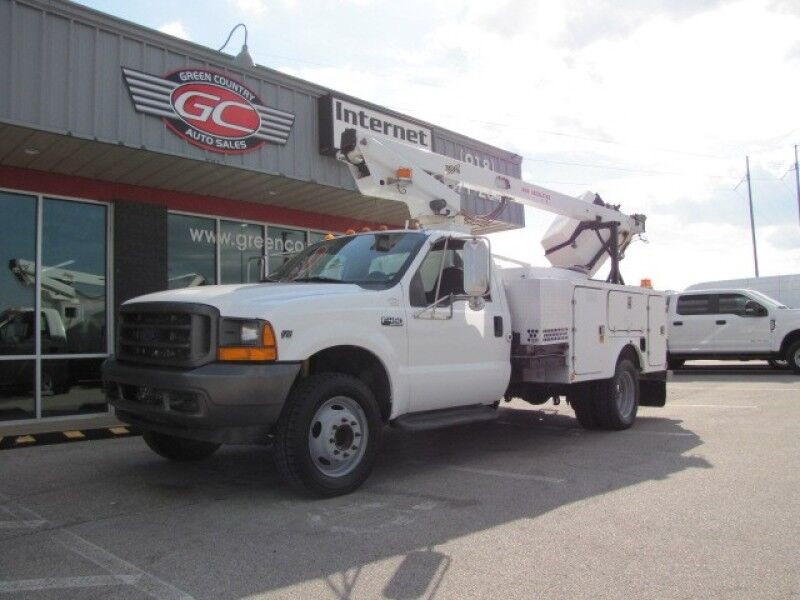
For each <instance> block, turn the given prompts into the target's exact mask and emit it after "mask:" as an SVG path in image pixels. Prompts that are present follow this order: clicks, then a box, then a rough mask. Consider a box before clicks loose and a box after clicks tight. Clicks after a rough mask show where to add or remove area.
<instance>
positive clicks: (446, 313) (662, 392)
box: [104, 130, 666, 496]
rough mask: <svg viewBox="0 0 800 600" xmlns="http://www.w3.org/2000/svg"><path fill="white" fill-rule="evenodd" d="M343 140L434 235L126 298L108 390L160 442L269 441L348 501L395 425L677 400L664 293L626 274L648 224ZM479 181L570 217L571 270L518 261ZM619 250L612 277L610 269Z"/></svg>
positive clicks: (358, 171) (367, 183) (612, 422)
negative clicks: (505, 254)
mask: <svg viewBox="0 0 800 600" xmlns="http://www.w3.org/2000/svg"><path fill="white" fill-rule="evenodd" d="M341 148H342V151H341V152H340V158H341V159H342V160H343V161H345V162H346V163H347V165H348V167H349V168H350V170H351V172H352V174H353V176H354V178H355V180H356V183H357V186H358V188H359V190H360V191H361V192H362V193H363V194H365V195H368V196H373V197H382V198H389V199H394V200H398V201H402V202H404V203H406V205H407V206H408V208H409V212H410V216H411V218H412V219H413V220H414V221H415V223H416V224H418V228H416V229H411V228H409V229H403V230H397V231H379V232H367V233H361V234H358V235H350V236H343V237H337V238H335V239H331V240H328V241H323V242H320V243H318V244H315V245H313V246H310V247H309V248H307V249H305V250H304V251H303V252H300V253H299V254H297V255H296V256H294V257H293V258H292V259H291V260H289V261H288V262H287V263H286V264H285V265H284V266H283V267H281V268H280V269H279V270H278V271H277V272H275V273H271V274H269V276H267V277H265V278H264V280H263V281H262V282H261V283H256V284H247V285H224V286H207V287H198V288H189V289H183V290H171V291H166V292H159V293H156V294H151V295H148V296H144V297H140V298H136V299H134V300H131V301H129V302H127V303H125V304H124V305H123V307H122V309H121V314H120V323H119V326H118V331H119V333H118V341H117V353H116V356H115V357H114V358H112V359H110V360H109V361H107V363H106V364H105V366H104V379H105V386H106V390H107V395H108V398H109V400H110V402H111V403H112V404H113V405H114V406H115V408H116V413H117V415H118V416H119V418H120V419H122V420H123V421H126V422H128V423H131V424H134V425H136V426H138V427H140V428H141V429H142V430H143V431H144V439H145V441H146V442H147V443H148V444H149V445H150V447H151V448H152V449H153V450H155V451H156V452H157V453H159V454H161V455H162V456H165V457H167V458H169V459H173V460H190V459H197V458H201V457H204V456H207V455H209V454H211V453H212V452H214V451H215V450H216V449H217V448H218V447H219V445H220V444H222V443H258V442H261V443H268V442H269V443H272V445H273V448H274V452H275V456H276V463H277V465H278V467H279V469H280V471H281V473H282V474H283V476H284V477H285V478H286V479H287V480H288V481H289V482H290V483H291V484H293V485H294V486H295V487H297V488H300V489H304V490H308V491H310V492H311V493H313V494H315V495H320V496H333V495H337V494H343V493H347V492H350V491H352V490H354V489H356V488H357V487H358V486H359V485H360V484H361V483H362V482H363V481H364V480H365V479H366V478H367V476H368V474H369V472H370V469H371V468H372V465H373V462H374V459H375V456H376V452H377V450H378V447H379V441H380V437H381V431H382V429H383V427H384V426H385V425H386V424H391V425H393V426H396V427H402V428H405V429H408V430H422V429H430V428H434V427H442V426H448V425H454V424H460V423H469V422H475V421H483V420H490V419H494V418H495V417H496V414H497V410H496V408H497V405H498V403H499V401H500V400H501V399H503V398H505V399H506V400H510V399H511V398H521V399H523V400H525V401H527V402H530V403H532V404H542V403H544V402H546V401H548V400H549V399H550V398H553V399H554V401H556V402H557V401H558V400H559V399H560V397H561V396H566V399H567V401H568V402H569V403H570V404H571V406H572V407H573V409H574V410H575V413H576V416H577V418H578V420H579V421H580V423H581V425H582V426H584V427H586V428H590V429H625V428H627V427H630V426H631V425H632V424H633V422H634V419H635V417H636V413H637V409H638V407H639V406H640V405H649V406H663V405H664V402H665V397H666V389H665V381H666V331H665V327H666V321H665V317H666V309H665V296H664V294H662V293H660V292H655V291H652V290H649V289H644V288H639V287H630V286H625V285H623V284H622V282H621V276H620V273H619V259H620V257H621V255H622V252H623V251H624V249H625V248H626V247H627V246H628V244H629V243H630V242H631V240H632V239H633V238H634V237H635V236H636V235H637V234H639V233H641V232H643V231H644V217H642V216H638V215H633V216H628V215H625V214H623V213H621V212H620V211H619V210H618V209H617V208H616V207H611V206H608V205H605V204H604V203H602V202H601V201H600V200H599V198H598V197H596V196H595V195H594V194H590V195H586V196H584V197H582V198H572V197H569V196H565V195H562V194H559V193H557V192H553V191H550V190H546V189H544V188H541V187H538V186H535V185H533V184H529V183H526V182H523V181H520V180H517V179H514V178H511V177H507V176H503V175H498V174H497V173H494V172H492V171H489V170H486V169H483V168H479V167H477V166H474V165H470V164H468V163H465V162H460V161H457V160H454V159H451V158H447V157H445V156H441V155H438V154H433V153H430V152H427V151H424V150H419V149H415V148H412V147H410V146H407V145H404V144H402V143H399V142H394V141H391V140H386V139H376V138H372V137H362V138H359V137H357V135H356V132H355V130H348V131H346V132H345V133H344V135H343V138H342V144H341ZM461 188H469V189H472V190H477V191H479V192H482V193H486V194H491V195H493V196H497V197H500V198H502V200H501V202H503V203H504V202H506V201H507V199H508V198H511V199H514V200H516V201H519V202H522V203H523V204H527V205H530V206H535V207H537V208H541V209H544V210H548V211H551V212H554V213H556V214H558V215H560V216H559V217H558V218H557V219H556V222H555V223H554V225H553V227H551V229H550V231H549V232H548V235H547V236H546V246H545V250H546V254H547V256H548V258H549V259H550V262H551V263H552V264H553V268H534V267H530V266H527V265H517V266H515V267H512V268H506V269H501V268H499V263H498V261H496V260H495V259H494V258H493V257H492V255H491V252H490V247H489V242H488V240H487V239H486V238H484V237H481V236H476V235H473V234H472V233H471V227H470V225H469V223H470V222H473V223H474V222H475V221H476V217H474V216H470V215H465V214H464V213H463V212H462V210H461V208H460V198H461V196H460V191H461ZM490 217H491V215H489V216H488V217H487V218H490ZM609 257H610V259H611V273H610V277H609V281H596V280H593V279H591V278H590V277H591V275H593V274H594V273H595V272H596V271H597V270H598V269H599V268H600V266H601V264H602V263H603V262H604V260H605V259H606V258H609Z"/></svg>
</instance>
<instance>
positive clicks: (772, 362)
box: [767, 358, 789, 371]
mask: <svg viewBox="0 0 800 600" xmlns="http://www.w3.org/2000/svg"><path fill="white" fill-rule="evenodd" d="M767 363H769V366H770V367H771V368H773V369H775V370H776V371H786V370H787V369H788V368H789V363H787V362H786V361H785V360H779V359H777V358H770V359H769V360H768V361H767Z"/></svg>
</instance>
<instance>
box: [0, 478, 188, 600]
mask: <svg viewBox="0 0 800 600" xmlns="http://www.w3.org/2000/svg"><path fill="white" fill-rule="evenodd" d="M0 502H2V503H3V504H4V505H5V506H1V507H0V508H2V509H3V511H4V512H6V513H8V514H10V515H12V516H14V517H16V518H17V521H16V523H19V524H20V526H21V527H25V526H26V525H25V524H26V523H32V522H41V525H52V524H51V523H50V522H49V521H48V520H47V519H45V518H44V517H42V516H41V515H39V514H37V513H36V512H35V511H33V510H31V509H30V508H28V507H26V506H23V505H22V504H20V503H19V502H16V501H13V500H12V499H11V498H9V497H8V496H6V495H5V494H2V493H0ZM23 514H24V515H26V517H29V518H23V517H22V516H21V515H23ZM27 527H28V528H29V529H32V528H33V527H32V526H31V525H27ZM48 533H49V535H50V538H51V539H52V540H53V541H55V542H57V543H58V544H61V546H63V547H64V548H66V549H67V550H69V551H70V552H73V553H75V554H77V555H78V556H81V557H83V558H85V559H86V560H88V561H89V562H92V563H94V564H95V565H97V566H98V567H100V568H101V569H103V570H104V571H106V572H107V573H110V576H104V577H108V579H107V580H108V581H110V580H114V581H115V582H116V583H114V584H113V585H131V586H133V587H135V588H137V589H138V590H139V591H141V592H144V593H145V594H147V595H148V596H151V597H153V598H156V600H193V598H192V596H190V595H189V594H187V593H186V592H184V591H182V590H180V589H178V588H176V587H175V586H173V585H172V584H170V583H167V582H166V581H163V580H162V579H159V578H158V577H156V576H155V575H152V574H150V573H148V572H147V571H145V570H143V569H140V568H139V567H137V566H136V565H134V564H132V563H129V562H128V561H126V560H124V559H122V558H120V557H119V556H117V555H115V554H112V553H111V552H109V551H108V550H106V549H104V548H101V547H100V546H98V545H97V544H93V543H92V542H90V541H89V540H87V539H85V538H83V537H81V536H80V535H78V534H77V533H73V532H72V531H69V530H67V529H53V530H51V531H49V532H48ZM82 579H85V578H83V577H68V578H42V579H33V580H20V581H0V592H3V591H5V590H4V588H3V586H4V585H8V586H11V587H12V588H13V586H14V585H21V584H23V583H25V584H31V582H40V583H42V582H44V583H43V584H45V585H51V587H52V586H55V587H59V586H58V585H57V584H58V582H59V581H61V582H62V583H63V582H64V581H65V580H73V581H79V580H82ZM92 579H93V578H89V581H90V583H91V580H92ZM99 581H105V580H99ZM47 582H51V584H47ZM31 585H32V584H31ZM103 585H112V584H103ZM67 587H80V586H79V585H72V586H67ZM85 587H96V585H94V586H93V585H88V586H85ZM25 589H26V590H27V589H28V588H25ZM40 589H50V588H47V587H43V588H40ZM9 591H15V590H14V589H11V588H10V589H9Z"/></svg>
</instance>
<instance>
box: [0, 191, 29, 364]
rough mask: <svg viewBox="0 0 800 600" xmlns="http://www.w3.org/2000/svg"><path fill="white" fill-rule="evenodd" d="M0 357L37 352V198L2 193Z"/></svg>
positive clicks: (0, 206) (0, 230) (0, 204)
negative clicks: (35, 299)
mask: <svg viewBox="0 0 800 600" xmlns="http://www.w3.org/2000/svg"><path fill="white" fill-rule="evenodd" d="M0 211H2V214H4V215H13V218H3V219H0V358H1V357H2V356H3V355H8V354H30V355H32V354H34V353H35V352H36V349H35V342H36V338H35V335H34V326H33V321H34V319H33V313H34V304H35V301H34V298H35V293H36V198H35V197H33V196H21V195H17V194H7V193H2V192H0Z"/></svg>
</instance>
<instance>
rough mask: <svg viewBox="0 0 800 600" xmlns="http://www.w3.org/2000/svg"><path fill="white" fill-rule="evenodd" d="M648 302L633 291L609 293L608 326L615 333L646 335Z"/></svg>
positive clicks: (641, 295)
mask: <svg viewBox="0 0 800 600" xmlns="http://www.w3.org/2000/svg"><path fill="white" fill-rule="evenodd" d="M646 306H647V301H646V300H645V297H644V295H643V294H639V293H636V292H631V291H627V290H626V291H611V292H609V293H608V326H609V328H610V329H611V331H613V332H615V333H628V332H634V333H639V332H641V333H644V330H645V327H646V321H647V317H646V315H645V311H646Z"/></svg>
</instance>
